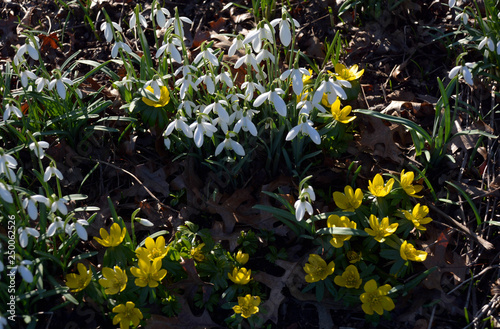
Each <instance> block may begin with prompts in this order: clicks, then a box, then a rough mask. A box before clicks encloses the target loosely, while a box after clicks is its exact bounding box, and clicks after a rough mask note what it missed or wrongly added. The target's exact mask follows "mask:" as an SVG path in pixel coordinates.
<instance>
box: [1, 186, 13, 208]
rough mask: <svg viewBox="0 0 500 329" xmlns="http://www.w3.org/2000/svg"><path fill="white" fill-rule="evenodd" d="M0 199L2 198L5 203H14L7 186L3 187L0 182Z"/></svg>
mask: <svg viewBox="0 0 500 329" xmlns="http://www.w3.org/2000/svg"><path fill="white" fill-rule="evenodd" d="M0 198H2V200H3V201H5V202H7V203H12V202H14V199H13V198H12V195H11V194H10V192H9V186H8V185H5V184H4V183H2V182H0Z"/></svg>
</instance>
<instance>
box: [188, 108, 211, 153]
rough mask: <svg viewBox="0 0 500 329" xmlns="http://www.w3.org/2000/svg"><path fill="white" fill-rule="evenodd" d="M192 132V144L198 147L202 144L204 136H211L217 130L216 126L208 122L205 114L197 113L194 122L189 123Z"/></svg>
mask: <svg viewBox="0 0 500 329" xmlns="http://www.w3.org/2000/svg"><path fill="white" fill-rule="evenodd" d="M189 127H190V128H191V130H192V131H194V133H193V140H194V144H195V145H196V146H197V147H198V148H200V147H201V146H202V145H203V141H204V136H205V135H206V136H207V137H209V138H211V137H212V136H213V134H214V133H216V132H217V128H215V126H214V125H213V123H212V122H210V119H209V118H208V116H207V115H204V114H199V115H198V118H197V120H196V121H195V122H193V123H192V124H191V125H189Z"/></svg>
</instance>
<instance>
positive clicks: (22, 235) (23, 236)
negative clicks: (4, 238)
mask: <svg viewBox="0 0 500 329" xmlns="http://www.w3.org/2000/svg"><path fill="white" fill-rule="evenodd" d="M17 233H18V234H19V245H20V246H21V248H26V246H27V245H28V236H29V235H31V236H32V237H35V238H38V237H39V236H40V232H38V231H37V230H36V229H34V228H32V227H25V228H22V227H20V228H19V229H18V230H17Z"/></svg>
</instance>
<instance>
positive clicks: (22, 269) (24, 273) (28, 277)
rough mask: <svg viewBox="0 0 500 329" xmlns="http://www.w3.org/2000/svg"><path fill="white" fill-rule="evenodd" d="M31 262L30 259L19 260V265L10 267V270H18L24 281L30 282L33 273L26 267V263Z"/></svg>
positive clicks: (29, 263)
mask: <svg viewBox="0 0 500 329" xmlns="http://www.w3.org/2000/svg"><path fill="white" fill-rule="evenodd" d="M31 264H33V263H32V262H31V261H30V260H23V261H21V264H20V265H19V266H14V267H13V268H12V269H11V272H12V271H13V272H14V273H15V272H19V274H21V277H22V278H23V280H24V281H26V282H28V283H31V282H33V274H32V273H31V271H30V270H29V269H28V268H27V267H26V266H27V265H31Z"/></svg>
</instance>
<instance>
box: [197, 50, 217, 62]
mask: <svg viewBox="0 0 500 329" xmlns="http://www.w3.org/2000/svg"><path fill="white" fill-rule="evenodd" d="M202 58H203V59H205V60H206V61H208V62H210V64H212V65H213V66H219V60H218V59H217V57H216V56H215V55H214V51H213V49H212V48H207V49H205V50H203V51H200V53H199V54H198V55H197V56H196V57H195V58H194V61H193V63H194V64H198V62H199V61H201V59H202Z"/></svg>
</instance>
